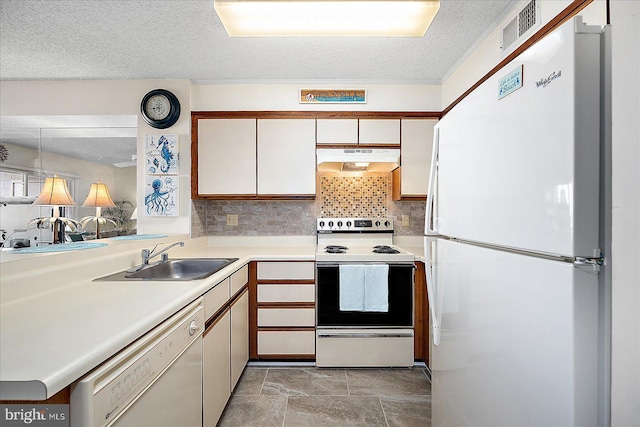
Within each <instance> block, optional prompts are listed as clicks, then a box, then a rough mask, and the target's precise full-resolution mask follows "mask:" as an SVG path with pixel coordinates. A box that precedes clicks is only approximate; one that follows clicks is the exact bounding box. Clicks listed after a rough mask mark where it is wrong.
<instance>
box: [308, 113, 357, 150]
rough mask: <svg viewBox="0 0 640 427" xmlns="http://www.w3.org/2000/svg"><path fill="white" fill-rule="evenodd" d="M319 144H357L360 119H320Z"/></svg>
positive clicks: (318, 122)
mask: <svg viewBox="0 0 640 427" xmlns="http://www.w3.org/2000/svg"><path fill="white" fill-rule="evenodd" d="M316 126H317V130H316V138H317V139H316V143H317V144H354V145H355V144H357V143H358V119H318V120H317V121H316Z"/></svg>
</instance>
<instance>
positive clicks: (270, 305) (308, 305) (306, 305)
mask: <svg viewBox="0 0 640 427" xmlns="http://www.w3.org/2000/svg"><path fill="white" fill-rule="evenodd" d="M257 304H258V305H257V307H258V308H290V309H294V310H295V309H297V308H316V303H314V302H258V303H257Z"/></svg>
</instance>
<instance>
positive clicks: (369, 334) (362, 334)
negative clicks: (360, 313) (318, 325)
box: [318, 332, 413, 338]
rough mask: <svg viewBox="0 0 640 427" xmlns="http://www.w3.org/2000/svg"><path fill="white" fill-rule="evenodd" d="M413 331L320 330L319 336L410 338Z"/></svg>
mask: <svg viewBox="0 0 640 427" xmlns="http://www.w3.org/2000/svg"><path fill="white" fill-rule="evenodd" d="M410 337H413V334H412V333H411V332H404V333H403V332H394V333H388V334H387V333H375V332H359V333H358V332H355V333H348V334H341V333H331V332H318V338H410Z"/></svg>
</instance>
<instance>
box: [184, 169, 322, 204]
mask: <svg viewBox="0 0 640 427" xmlns="http://www.w3.org/2000/svg"><path fill="white" fill-rule="evenodd" d="M192 166H193V165H192ZM197 174H198V172H197V171H196V172H195V175H196V176H195V181H194V180H193V179H194V177H193V172H192V177H191V179H192V181H191V182H192V183H195V190H192V194H191V199H193V200H283V201H284V200H315V199H316V195H315V194H260V195H258V194H197V193H195V194H194V193H193V191H197V183H198V181H197V179H198V177H197ZM192 188H193V186H192Z"/></svg>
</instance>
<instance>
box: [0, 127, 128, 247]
mask: <svg viewBox="0 0 640 427" xmlns="http://www.w3.org/2000/svg"><path fill="white" fill-rule="evenodd" d="M0 125H1V126H0V144H2V146H3V147H4V150H2V152H3V153H4V154H3V158H4V156H5V155H6V159H4V160H3V161H2V162H1V163H0V209H1V211H0V229H1V230H2V231H1V233H2V239H1V240H2V241H3V242H4V241H5V240H7V243H6V245H5V246H9V244H10V241H11V240H12V239H13V240H15V239H25V238H26V239H29V243H30V245H31V246H34V245H37V244H47V243H51V242H52V241H53V232H52V230H51V227H50V226H48V225H45V226H42V225H41V226H40V227H38V226H37V223H36V224H30V225H27V224H28V223H29V221H30V220H33V219H35V218H42V217H50V216H52V213H53V209H52V207H51V206H34V205H32V203H33V201H34V200H35V199H36V197H37V196H38V194H39V193H40V190H41V188H42V185H43V183H44V181H45V178H46V177H52V176H54V175H58V176H59V177H63V178H65V180H66V183H67V186H68V188H69V192H70V194H71V197H72V198H73V200H74V201H75V206H70V207H63V208H61V209H60V210H61V214H62V215H63V216H65V217H67V218H72V219H74V220H77V221H79V220H80V219H81V218H83V217H86V216H95V215H96V208H88V207H87V208H83V207H82V204H83V203H84V201H85V199H86V198H87V195H88V193H89V188H90V187H91V184H92V183H95V182H98V181H100V182H102V183H105V184H107V186H108V188H109V192H110V194H111V198H112V199H113V201H114V203H115V204H116V207H115V208H110V209H107V208H102V215H103V216H106V217H111V218H112V219H113V220H114V221H115V222H116V225H115V226H114V225H113V224H111V223H109V224H107V225H104V226H101V234H102V235H103V237H109V236H111V235H120V234H132V233H135V228H136V224H135V221H132V220H131V219H130V217H131V213H132V212H133V210H134V208H135V204H136V193H137V186H136V182H137V171H136V164H137V160H136V158H137V117H136V116H135V115H132V116H38V117H26V116H21V117H16V116H12V117H2V118H0ZM67 230H68V231H69V229H67ZM71 231H74V230H71ZM77 231H78V232H82V235H83V236H82V238H84V239H91V238H95V222H93V221H89V222H88V223H87V224H86V225H85V227H83V228H80V229H79V230H77Z"/></svg>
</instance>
